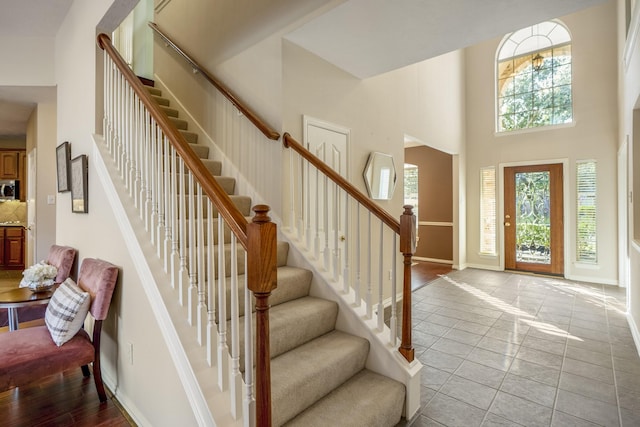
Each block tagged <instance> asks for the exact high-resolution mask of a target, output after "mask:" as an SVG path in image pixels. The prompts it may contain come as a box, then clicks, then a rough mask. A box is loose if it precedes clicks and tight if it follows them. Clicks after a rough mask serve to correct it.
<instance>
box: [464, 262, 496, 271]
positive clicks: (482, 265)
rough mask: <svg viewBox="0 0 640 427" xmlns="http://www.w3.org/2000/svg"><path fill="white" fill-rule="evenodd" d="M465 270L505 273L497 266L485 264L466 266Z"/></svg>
mask: <svg viewBox="0 0 640 427" xmlns="http://www.w3.org/2000/svg"><path fill="white" fill-rule="evenodd" d="M465 268H477V269H478V270H490V271H504V270H503V269H502V268H500V266H497V265H485V264H466V265H465Z"/></svg>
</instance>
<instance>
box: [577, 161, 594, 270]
mask: <svg viewBox="0 0 640 427" xmlns="http://www.w3.org/2000/svg"><path fill="white" fill-rule="evenodd" d="M596 178H597V177H596V162H595V161H593V160H589V161H583V162H578V163H577V165H576V181H577V182H576V188H577V200H576V201H577V203H576V208H577V221H576V224H577V233H576V239H577V241H576V259H577V261H578V262H585V263H593V264H595V263H597V262H598V251H597V248H598V245H597V208H596V206H597V205H596V199H597V194H596Z"/></svg>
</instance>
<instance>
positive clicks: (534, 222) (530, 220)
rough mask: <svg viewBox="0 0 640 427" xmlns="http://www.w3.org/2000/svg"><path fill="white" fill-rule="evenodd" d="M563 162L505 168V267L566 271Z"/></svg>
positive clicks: (535, 270)
mask: <svg viewBox="0 0 640 427" xmlns="http://www.w3.org/2000/svg"><path fill="white" fill-rule="evenodd" d="M563 216H564V215H563V191H562V164H559V163H557V164H548V165H531V166H517V167H509V168H505V169H504V221H503V224H504V236H505V237H504V241H505V268H506V269H508V270H519V271H530V272H535V273H546V274H554V275H563V274H564V238H563V236H564V221H563Z"/></svg>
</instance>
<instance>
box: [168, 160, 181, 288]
mask: <svg viewBox="0 0 640 427" xmlns="http://www.w3.org/2000/svg"><path fill="white" fill-rule="evenodd" d="M169 169H171V263H170V264H171V286H172V287H173V288H174V289H179V285H178V283H179V281H180V232H179V231H178V221H180V219H179V217H178V212H179V208H178V161H177V154H176V150H173V149H172V150H171V166H170V167H169Z"/></svg>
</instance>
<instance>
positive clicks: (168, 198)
mask: <svg viewBox="0 0 640 427" xmlns="http://www.w3.org/2000/svg"><path fill="white" fill-rule="evenodd" d="M164 141H165V144H164V147H165V150H164V155H163V156H162V171H163V175H164V248H163V254H164V271H165V272H166V273H171V251H172V248H173V224H172V222H173V213H172V202H173V198H174V196H175V193H174V191H173V187H172V178H173V176H172V175H173V171H172V170H171V168H170V167H169V161H170V160H171V153H173V151H174V149H173V147H172V146H171V144H170V143H169V138H167V136H166V135H165V137H164Z"/></svg>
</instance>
